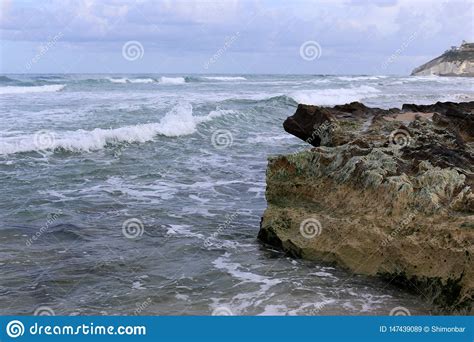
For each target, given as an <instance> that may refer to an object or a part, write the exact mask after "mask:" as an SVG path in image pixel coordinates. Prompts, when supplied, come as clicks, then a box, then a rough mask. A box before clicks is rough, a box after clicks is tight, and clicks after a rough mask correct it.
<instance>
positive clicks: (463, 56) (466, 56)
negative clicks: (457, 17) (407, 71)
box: [411, 41, 474, 77]
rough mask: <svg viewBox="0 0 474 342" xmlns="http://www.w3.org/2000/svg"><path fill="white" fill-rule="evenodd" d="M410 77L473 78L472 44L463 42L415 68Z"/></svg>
mask: <svg viewBox="0 0 474 342" xmlns="http://www.w3.org/2000/svg"><path fill="white" fill-rule="evenodd" d="M411 75H412V76H429V75H437V76H467V77H473V76H474V43H468V42H466V41H463V42H462V44H461V45H460V46H459V47H457V46H452V47H451V49H449V50H447V51H446V52H444V53H443V54H442V55H441V56H439V57H436V58H435V59H433V60H431V61H429V62H427V63H425V64H423V65H421V66H419V67H417V68H415V69H414V70H413V72H412V73H411Z"/></svg>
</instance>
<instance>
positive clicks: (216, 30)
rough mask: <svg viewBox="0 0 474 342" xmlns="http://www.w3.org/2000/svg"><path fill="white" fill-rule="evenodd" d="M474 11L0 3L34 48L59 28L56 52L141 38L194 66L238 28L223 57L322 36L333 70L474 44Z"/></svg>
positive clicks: (330, 4)
mask: <svg viewBox="0 0 474 342" xmlns="http://www.w3.org/2000/svg"><path fill="white" fill-rule="evenodd" d="M472 11H473V4H472V3H471V2H470V1H468V0H466V1H449V2H433V1H409V0H398V1H395V0H384V1H375V2H374V1H363V0H340V1H317V2H316V1H292V2H287V1H270V0H260V1H259V0H241V1H239V0H228V1H217V0H215V1H204V0H201V1H197V0H194V1H191V0H188V1H184V0H181V1H173V0H162V1H152V0H135V1H125V0H100V1H99V0H48V1H42V2H39V1H26V0H25V1H20V2H10V1H3V2H2V15H1V17H0V34H1V37H2V40H3V41H8V42H10V43H11V44H10V46H15V44H17V45H18V44H19V43H20V42H29V43H30V44H36V45H37V44H39V43H41V42H45V41H48V40H50V39H51V38H52V37H54V36H56V35H57V34H58V33H59V32H61V33H62V39H61V42H60V43H58V47H57V49H60V48H61V47H63V48H65V47H67V48H68V49H70V50H75V51H81V53H83V54H97V53H98V54H102V55H104V54H106V53H107V52H109V53H113V52H115V51H117V50H118V49H120V46H121V44H123V43H124V42H126V41H128V40H137V41H140V42H142V43H143V45H144V46H145V47H146V51H147V55H150V54H152V55H153V54H156V55H157V56H160V58H162V59H163V58H174V59H176V60H178V59H177V56H179V61H180V62H181V63H183V62H184V61H187V63H188V64H189V65H194V64H196V65H198V64H199V63H201V64H202V60H203V59H205V58H206V57H207V56H212V54H214V53H215V52H216V51H217V50H218V49H220V48H221V47H222V45H223V44H224V43H225V41H226V39H227V38H228V37H230V36H232V35H234V34H235V33H236V32H239V33H240V34H239V39H238V40H236V41H235V43H234V44H233V45H232V47H230V48H229V50H228V51H227V52H226V56H227V57H229V58H228V59H233V60H234V64H233V65H235V64H236V63H237V64H240V65H243V69H252V68H254V67H255V68H258V65H260V66H261V68H262V69H266V68H267V67H268V66H269V65H273V67H275V66H276V65H277V64H278V63H280V64H282V63H295V62H301V61H298V60H297V58H298V49H299V46H300V45H301V44H302V43H303V42H304V41H307V40H316V41H318V42H319V43H320V45H321V46H322V47H323V55H322V57H321V61H320V65H319V66H322V65H331V63H332V65H331V67H330V68H329V69H328V70H335V69H337V70H339V69H341V68H340V65H339V64H340V63H342V62H341V61H346V60H349V62H344V63H347V65H348V66H350V65H351V64H352V65H354V68H355V69H352V70H359V69H363V68H364V64H365V65H366V66H365V68H368V66H369V65H371V64H373V63H374V61H377V62H378V63H381V61H382V60H384V59H386V58H388V57H389V56H391V55H392V54H393V53H394V52H396V51H397V50H399V49H400V46H404V45H406V43H405V42H406V40H407V39H410V37H412V36H413V34H415V33H416V37H415V39H413V41H412V42H411V44H410V46H408V47H405V49H404V51H403V53H402V54H403V55H404V56H410V55H412V56H415V57H416V56H422V55H423V56H425V55H434V54H436V53H438V52H442V51H444V49H446V48H447V47H449V46H451V45H454V44H458V43H459V42H460V41H461V40H462V39H467V40H472V39H473V30H472V19H473V18H472ZM419 31H423V32H421V33H420V32H419ZM61 44H63V45H61ZM13 50H14V48H13ZM12 53H13V51H12ZM65 53H67V52H65ZM243 56H245V57H243ZM243 58H245V60H246V61H247V62H248V63H250V61H252V68H250V66H247V67H246V65H245V64H246V62H245V60H244V61H242V62H241V60H242V59H243ZM294 58H296V60H295V59H294ZM329 58H330V59H332V62H331V61H330V60H328V59H329ZM270 59H271V61H269V60H270ZM362 59H364V60H365V62H364V61H363V60H362ZM196 60H199V63H198V62H197V61H196ZM225 61H226V59H225V58H223V59H222V62H225ZM227 62H229V61H228V60H227ZM397 63H403V64H404V66H403V68H406V67H407V63H409V60H407V59H404V58H399V59H398V61H397V62H394V63H392V65H391V66H390V67H391V68H395V69H394V70H396V68H397ZM216 67H217V65H216ZM313 67H314V65H313ZM174 68H177V65H175V66H174ZM305 68H309V66H308V65H306V66H305V65H304V64H303V65H298V66H296V67H295V70H296V71H298V72H304V70H305ZM252 70H253V69H252ZM307 70H309V69H307ZM311 71H313V69H311ZM318 71H319V70H318Z"/></svg>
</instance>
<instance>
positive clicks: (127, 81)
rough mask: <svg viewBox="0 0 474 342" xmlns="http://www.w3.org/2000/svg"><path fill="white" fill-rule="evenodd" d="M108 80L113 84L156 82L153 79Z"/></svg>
mask: <svg viewBox="0 0 474 342" xmlns="http://www.w3.org/2000/svg"><path fill="white" fill-rule="evenodd" d="M108 80H109V81H110V82H112V83H120V84H126V83H153V82H155V80H154V79H152V78H108Z"/></svg>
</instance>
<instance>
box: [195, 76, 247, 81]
mask: <svg viewBox="0 0 474 342" xmlns="http://www.w3.org/2000/svg"><path fill="white" fill-rule="evenodd" d="M203 78H205V79H206V80H211V81H246V80H247V79H246V78H245V77H241V76H232V77H231V76H206V77H203Z"/></svg>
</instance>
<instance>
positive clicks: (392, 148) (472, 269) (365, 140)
mask: <svg viewBox="0 0 474 342" xmlns="http://www.w3.org/2000/svg"><path fill="white" fill-rule="evenodd" d="M473 111H474V102H467V103H462V104H454V103H437V104H435V105H432V106H415V105H404V106H403V109H402V110H398V109H391V110H382V109H377V108H367V107H365V106H363V105H362V104H359V103H351V104H348V105H345V106H336V107H334V108H323V107H317V106H306V105H299V106H298V109H297V112H296V113H295V115H294V116H293V117H292V119H288V120H287V121H285V129H286V130H287V131H290V132H291V133H293V134H294V135H296V136H298V137H299V138H301V139H303V140H305V141H308V139H310V140H309V141H308V142H309V143H311V144H312V145H313V146H315V147H314V148H312V149H311V150H306V151H302V152H299V153H295V154H291V155H286V156H277V157H272V158H270V159H269V165H268V169H267V189H266V198H267V202H268V208H267V209H266V211H265V213H264V216H263V218H262V222H261V229H260V232H259V238H260V239H261V240H263V241H264V242H266V243H270V244H272V245H275V246H278V247H280V248H282V249H284V250H286V251H287V252H289V253H290V254H292V255H294V256H297V257H302V258H308V259H313V260H318V261H320V262H329V263H336V264H339V265H341V266H343V267H346V268H348V269H350V270H352V271H353V272H354V273H360V274H367V275H377V276H382V277H384V278H386V279H387V280H388V281H389V282H391V283H394V284H399V285H401V286H403V287H404V288H407V289H409V290H412V291H416V292H417V293H418V294H420V295H421V296H423V297H424V298H425V299H426V300H427V301H432V302H433V303H434V304H435V305H437V306H439V307H442V308H443V310H448V311H454V312H458V313H459V312H461V313H464V312H468V313H469V312H471V313H472V311H471V310H472V308H473V305H472V302H473V301H472V300H473V294H474V262H473V253H474V244H473V242H474V194H473V190H472V187H473V184H474V154H473V151H474V137H473V134H472V118H473V115H474V114H473ZM299 122H303V123H304V124H303V125H299V126H298V123H299ZM328 123H329V124H328ZM295 127H296V128H295ZM320 127H323V128H322V129H321V128H320ZM293 129H299V131H298V132H294V131H292V130H293ZM315 132H316V133H315Z"/></svg>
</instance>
